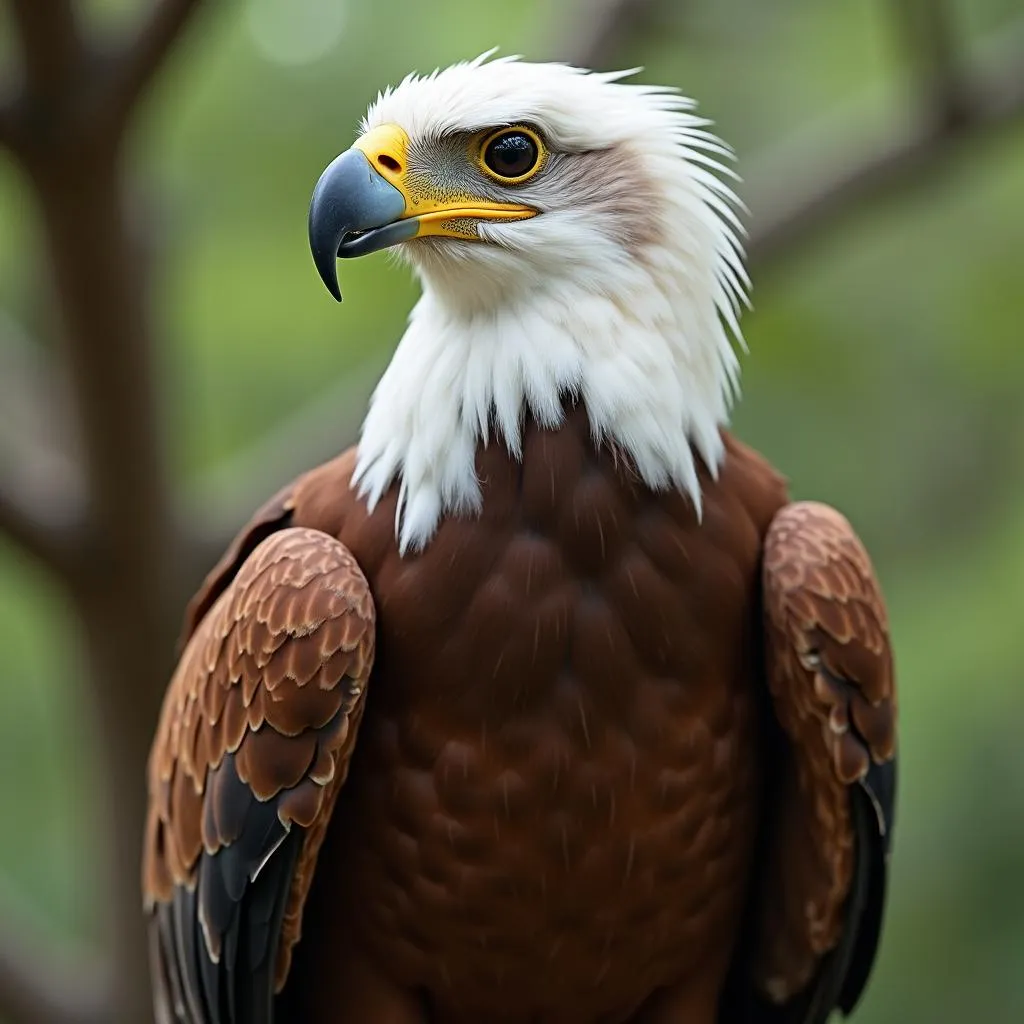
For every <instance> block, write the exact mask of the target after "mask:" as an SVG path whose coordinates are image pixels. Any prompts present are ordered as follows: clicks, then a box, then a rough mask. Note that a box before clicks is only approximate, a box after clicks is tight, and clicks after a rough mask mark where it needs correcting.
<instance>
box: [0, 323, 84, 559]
mask: <svg viewBox="0 0 1024 1024" xmlns="http://www.w3.org/2000/svg"><path fill="white" fill-rule="evenodd" d="M0 328H2V330H0V531H2V532H4V533H6V534H7V535H8V536H9V537H10V539H11V540H13V541H14V542H15V543H16V544H18V545H19V546H20V547H21V548H23V549H24V550H25V551H27V552H28V553H29V554H30V555H32V556H34V557H35V558H37V559H39V560H40V561H41V562H42V563H43V564H44V565H46V566H48V567H49V568H51V569H53V570H54V571H56V572H58V573H61V574H63V575H67V574H68V573H70V572H71V571H72V568H73V559H74V558H75V545H76V544H80V543H81V541H82V540H83V538H84V536H85V498H84V493H85V492H84V486H83V483H82V480H81V477H80V475H79V473H78V471H77V469H76V463H75V460H74V458H73V456H72V453H71V451H70V450H69V444H68V434H69V430H68V425H67V423H66V422H65V421H64V420H63V417H62V416H61V412H62V410H63V409H65V408H66V407H67V399H66V394H65V389H63V388H62V387H61V386H60V381H59V380H58V379H56V375H55V374H54V372H53V367H52V366H51V365H50V364H49V362H48V361H47V360H46V359H45V358H43V356H42V353H41V350H40V348H39V346H38V345H35V344H32V343H31V342H30V340H29V339H28V338H27V337H26V336H25V334H24V332H23V331H22V329H21V327H20V326H19V325H18V324H17V323H15V321H14V320H12V319H10V318H8V317H6V316H4V315H3V312H2V311H0ZM44 410H46V411H44Z"/></svg>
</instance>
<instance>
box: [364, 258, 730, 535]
mask: <svg viewBox="0 0 1024 1024" xmlns="http://www.w3.org/2000/svg"><path fill="white" fill-rule="evenodd" d="M650 255H651V257H652V259H649V260H644V261H642V262H640V261H638V262H636V263H634V264H633V265H632V266H631V267H626V266H622V267H620V268H619V272H618V273H617V275H616V280H617V282H618V285H619V287H618V288H617V289H616V290H615V291H614V293H611V294H608V293H604V294H598V293H594V292H592V291H588V290H586V289H585V288H582V287H579V288H572V287H568V286H567V282H566V280H565V279H564V278H563V279H561V280H560V281H558V282H556V283H555V284H553V286H552V287H551V289H550V290H548V291H540V292H537V293H534V294H532V295H528V296H519V297H518V298H517V299H516V300H515V301H512V302H511V303H509V304H508V305H507V306H501V307H498V308H497V309H491V310H489V311H488V312H477V313H472V312H469V313H465V312H453V311H452V310H451V308H450V306H449V305H448V304H446V303H444V302H443V301H441V300H440V298H439V297H438V295H437V294H436V293H435V292H434V290H433V289H431V288H430V287H429V286H428V287H427V288H426V289H425V291H424V294H423V296H422V298H421V299H420V301H419V303H418V304H417V305H416V307H415V309H414V310H413V313H412V316H411V318H410V323H409V327H408V329H407V331H406V333H405V335H404V336H403V338H402V340H401V342H400V343H399V346H398V349H397V350H396V352H395V355H394V357H393V359H392V361H391V364H390V365H389V366H388V368H387V370H386V371H385V373H384V376H383V377H382V378H381V381H380V383H379V385H378V386H377V389H376V391H375V392H374V395H373V399H372V402H371V406H370V410H369V413H368V415H367V417H366V420H365V423H364V425H363V431H362V437H361V440H360V443H359V451H358V461H357V468H356V472H355V476H354V479H353V483H354V485H355V486H357V487H358V490H359V493H360V494H361V495H362V496H363V497H365V498H366V500H367V502H368V505H369V507H370V508H371V509H372V508H373V507H374V506H375V505H376V503H377V502H378V500H379V499H380V498H381V496H382V495H383V494H384V492H385V491H386V490H387V489H388V488H389V487H390V486H391V484H392V483H393V482H395V481H396V480H398V481H400V499H399V503H398V521H397V522H396V524H395V526H396V535H397V537H398V541H399V546H400V549H401V551H402V552H403V553H405V552H407V551H415V550H418V549H420V548H422V547H423V546H424V545H425V544H426V543H427V542H428V541H429V539H430V538H431V536H432V535H433V533H434V531H435V529H436V527H437V525H438V522H439V520H440V519H441V517H442V516H446V515H463V514H472V513H473V512H474V511H476V510H478V509H479V507H480V502H481V494H480V485H479V482H478V480H477V478H476V474H475V453H476V449H477V446H478V445H479V444H489V443H494V442H495V441H496V440H498V441H500V442H501V443H503V444H504V445H505V446H506V447H507V448H508V450H509V451H510V452H511V454H512V455H513V456H515V457H519V456H520V454H521V443H522V429H523V423H524V417H525V416H526V415H529V416H532V417H533V418H534V419H535V420H536V421H537V422H538V423H539V424H540V425H541V426H544V427H549V428H554V427H557V426H558V425H559V424H560V422H561V419H562V404H561V403H562V399H563V397H564V396H565V394H566V393H569V394H572V395H574V396H578V397H579V399H581V400H582V402H583V405H584V407H585V409H586V411H587V415H588V417H589V419H590V423H591V426H592V429H593V435H594V438H595V442H597V443H600V442H611V443H614V444H615V445H617V446H618V447H619V448H620V450H621V451H623V452H624V453H625V454H626V455H627V456H629V457H630V458H631V459H632V461H633V463H634V465H635V468H636V470H637V472H638V473H639V475H640V477H641V478H642V479H643V481H644V482H645V483H646V484H647V485H648V486H649V487H651V488H653V489H664V488H669V487H675V488H678V489H679V490H681V491H683V492H684V493H686V494H687V495H689V496H690V498H691V499H692V500H693V502H694V504H695V505H696V507H697V508H698V510H699V509H700V502H701V495H700V486H699V483H698V477H697V467H696V464H695V457H696V456H699V457H700V458H701V459H702V460H703V461H704V462H705V463H706V464H707V466H708V467H709V469H710V470H711V471H712V472H715V471H716V470H717V468H718V465H719V463H720V460H721V457H722V442H721V438H720V434H719V428H720V427H721V426H722V425H723V424H724V423H725V422H726V421H727V417H728V410H729V404H730V401H731V398H732V396H733V392H734V388H735V383H736V377H737V361H736V356H735V353H734V351H733V348H732V346H731V344H730V340H729V337H728V333H727V331H726V329H725V327H724V326H723V324H722V321H721V318H720V315H719V313H720V310H719V308H718V304H717V303H716V302H715V301H714V295H715V282H714V280H700V279H693V277H692V275H691V274H689V273H686V272H684V271H685V270H686V269H687V267H686V263H685V260H682V257H681V255H680V254H676V253H672V252H670V251H668V250H665V249H660V250H658V251H655V252H653V253H651V254H650ZM681 260H682V262H681ZM492 423H493V424H496V425H497V432H498V434H499V437H498V438H493V437H491V436H489V428H490V426H491V424H492Z"/></svg>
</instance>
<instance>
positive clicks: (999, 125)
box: [747, 56, 1024, 268]
mask: <svg viewBox="0 0 1024 1024" xmlns="http://www.w3.org/2000/svg"><path fill="white" fill-rule="evenodd" d="M969 84H970V85H971V88H970V89H969V90H968V91H967V92H966V93H965V97H966V98H967V102H966V103H965V106H964V109H963V112H962V113H961V114H959V115H958V116H957V117H956V118H952V119H951V118H948V117H947V118H942V119H940V120H935V119H932V118H929V119H927V120H925V121H924V122H923V123H922V124H920V125H918V127H917V128H916V129H915V128H911V129H910V130H909V131H908V130H907V127H906V125H905V124H900V125H897V126H895V127H894V128H893V129H892V130H890V132H889V135H888V138H887V139H886V140H885V141H883V143H882V144H881V145H880V146H879V147H878V149H877V151H876V152H874V153H872V154H870V155H869V156H868V157H867V159H865V160H863V161H862V162H861V163H859V164H854V165H853V166H852V167H850V168H848V169H846V170H843V171H841V172H839V173H837V174H836V175H834V176H833V177H831V178H828V179H826V180H824V181H822V182H820V183H817V184H813V183H807V182H802V183H801V182H799V175H796V174H791V175H785V176H782V180H785V181H786V182H787V189H788V190H790V191H788V192H787V194H786V195H779V196H775V197H770V196H765V197H762V198H760V199H755V200H754V201H752V202H751V204H750V205H751V207H752V209H754V210H762V211H770V212H768V213H767V214H763V215H762V216H761V217H759V218H757V219H755V221H754V223H753V227H752V230H751V235H750V239H749V242H748V245H747V253H748V258H749V261H750V264H751V266H754V267H758V268H760V267H764V266H765V265H767V264H769V263H774V262H775V261H777V260H778V259H779V258H780V257H782V256H783V255H788V254H790V253H791V252H792V251H794V250H796V249H798V248H799V247H800V246H802V245H805V244H806V243H808V242H809V241H811V240H812V239H813V238H815V237H817V236H820V235H822V234H825V233H827V232H830V231H834V230H835V228H836V226H837V224H839V223H841V222H842V221H843V220H846V219H849V217H850V216H851V215H853V214H854V213H856V212H857V211H859V210H860V209H861V208H862V207H863V206H864V205H866V204H867V203H869V202H872V201H874V200H877V199H880V198H884V197H885V196H887V195H890V194H892V193H895V192H897V191H899V190H900V189H902V188H905V187H906V186H908V185H913V184H917V183H920V182H921V181H922V180H923V179H924V177H925V176H927V175H929V174H932V173H934V171H936V170H937V169H939V168H940V167H944V166H946V165H948V164H949V163H950V162H951V161H952V160H953V159H954V158H955V157H956V156H958V155H959V154H960V153H962V152H964V151H965V150H966V149H967V144H968V143H969V142H972V141H975V140H976V139H977V138H979V137H981V136H983V135H994V134H995V133H997V132H998V131H999V130H1000V129H1003V128H1006V127H1007V126H1009V125H1011V124H1013V123H1015V122H1017V121H1019V120H1020V119H1021V118H1022V116H1024V60H1022V59H1021V57H1020V56H1017V57H1016V58H1015V59H1011V60H1009V61H1004V62H1003V66H1002V67H1001V68H999V69H998V70H997V71H995V72H989V73H988V74H987V75H984V76H982V75H981V74H976V75H975V76H974V78H973V79H972V80H970V83H969ZM845 134H848V133H844V131H842V130H840V131H839V132H838V133H835V134H830V136H829V138H819V139H817V140H815V141H814V143H813V145H812V146H808V147H807V148H808V151H809V152H808V154H807V156H806V158H804V159H800V158H799V156H794V157H793V164H794V166H796V167H800V166H809V167H814V166H815V165H816V163H818V162H820V161H816V160H815V159H814V157H813V154H815V153H816V154H820V153H828V152H834V151H835V150H836V148H837V147H838V146H840V145H841V143H840V142H839V141H838V140H839V139H842V138H843V137H844V135H845ZM794 181H796V182H797V187H796V190H795V191H793V188H794Z"/></svg>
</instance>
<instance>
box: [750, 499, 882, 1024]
mask: <svg viewBox="0 0 1024 1024" xmlns="http://www.w3.org/2000/svg"><path fill="white" fill-rule="evenodd" d="M763 573H764V575H763V581H764V615H765V629H766V675H767V680H768V686H769V689H770V692H771V697H772V700H773V703H774V708H775V713H776V716H777V718H778V721H779V723H780V724H781V726H782V730H783V732H784V733H785V735H786V737H787V739H788V741H789V742H788V744H786V745H785V746H786V747H787V748H788V749H787V754H785V755H784V756H783V766H782V772H781V777H780V779H779V782H778V788H777V790H776V792H775V794H774V802H773V810H772V811H771V812H770V813H771V814H772V815H773V821H772V825H771V838H770V840H769V845H768V848H767V850H766V853H767V858H768V860H767V863H766V864H765V869H766V873H765V875H764V876H763V880H762V882H763V889H762V903H761V908H760V910H761V913H760V920H759V929H758V931H757V933H756V934H757V939H756V941H755V952H754V959H753V971H754V984H755V987H756V988H757V989H758V991H759V992H760V993H761V995H762V996H763V997H766V998H767V999H768V1001H769V1002H770V1003H772V1004H774V1005H776V1006H781V1005H784V1004H788V1003H790V1002H791V1001H793V1002H794V1003H797V1004H799V1006H800V1009H799V1011H798V1012H794V1013H791V1014H787V1015H786V1016H784V1017H783V1018H781V1019H784V1020H786V1021H794V1022H797V1021H799V1022H800V1024H812V1022H813V1024H817V1022H819V1021H822V1022H823V1021H825V1020H826V1019H827V1018H828V1016H829V1014H830V1013H831V1011H832V1010H833V1009H834V1008H835V1007H837V1006H839V1007H842V1008H843V1010H844V1011H846V1012H848V1011H849V1010H850V1009H852V1007H853V1005H854V1004H855V1003H856V1001H857V998H858V997H859V995H860V992H861V989H862V988H863V986H864V984H865V983H866V980H867V976H868V974H869V973H870V969H871V965H872V961H873V958H874V954H875V949H876V946H877V943H878V938H879V932H880V930H881V918H882V904H883V901H884V891H885V881H886V877H885V876H886V873H887V864H888V852H889V842H890V831H891V827H892V818H893V810H894V789H895V751H896V694H895V684H894V673H893V659H892V650H891V647H890V641H889V630H888V621H887V615H886V609H885V604H884V601H883V598H882V594H881V591H880V588H879V586H878V583H877V581H876V579H875V574H874V570H873V568H872V565H871V561H870V558H869V556H868V554H867V552H866V551H865V549H864V547H863V545H862V544H861V542H860V541H859V539H858V538H857V536H856V534H855V533H854V532H853V529H852V528H851V527H850V524H849V523H848V522H847V521H846V520H845V519H844V518H843V516H841V515H840V514H839V513H838V512H836V511H835V510H834V509H832V508H829V507H828V506H826V505H821V504H816V503H811V502H799V503H793V504H790V505H788V506H786V507H785V508H783V509H782V510H781V511H780V512H779V513H778V514H777V515H776V517H775V519H774V520H773V522H772V525H771V527H770V529H769V531H768V534H767V536H766V539H765V552H764V569H763ZM772 1019H775V1018H774V1017H773V1018H772Z"/></svg>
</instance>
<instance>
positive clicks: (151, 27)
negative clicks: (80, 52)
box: [105, 0, 203, 124]
mask: <svg viewBox="0 0 1024 1024" xmlns="http://www.w3.org/2000/svg"><path fill="white" fill-rule="evenodd" d="M202 2H203V0H155V2H154V3H153V5H152V7H151V9H150V10H149V12H148V14H147V15H146V16H145V17H144V18H143V20H142V24H141V25H140V26H139V27H138V28H137V29H136V30H135V31H134V32H133V33H132V34H131V35H130V37H129V38H128V40H127V41H126V42H124V43H122V44H121V46H120V48H119V50H118V52H117V53H116V54H115V55H114V57H113V71H112V73H111V78H110V84H109V86H108V91H107V94H106V97H105V103H106V104H108V105H109V106H108V108H107V109H108V111H109V114H110V115H111V116H112V117H113V118H114V119H115V123H117V124H124V122H125V121H126V120H127V118H128V114H129V112H130V111H131V109H132V107H133V106H134V105H135V103H136V102H137V101H138V99H139V97H140V96H141V95H142V94H143V92H145V90H146V88H147V87H148V86H149V84H150V82H152V81H153V79H154V78H155V77H156V75H157V73H158V72H159V71H160V68H161V67H162V66H163V62H164V60H165V58H166V57H167V55H168V54H169V53H170V51H171V49H172V48H173V46H174V44H175V42H176V41H177V40H178V37H179V36H180V35H181V33H182V32H183V31H184V29H185V27H186V25H187V24H188V22H189V20H190V19H191V18H192V16H193V15H194V14H195V12H196V11H197V10H198V9H199V7H200V5H201V4H202Z"/></svg>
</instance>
